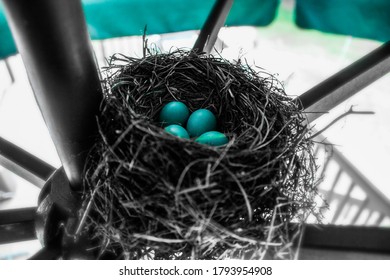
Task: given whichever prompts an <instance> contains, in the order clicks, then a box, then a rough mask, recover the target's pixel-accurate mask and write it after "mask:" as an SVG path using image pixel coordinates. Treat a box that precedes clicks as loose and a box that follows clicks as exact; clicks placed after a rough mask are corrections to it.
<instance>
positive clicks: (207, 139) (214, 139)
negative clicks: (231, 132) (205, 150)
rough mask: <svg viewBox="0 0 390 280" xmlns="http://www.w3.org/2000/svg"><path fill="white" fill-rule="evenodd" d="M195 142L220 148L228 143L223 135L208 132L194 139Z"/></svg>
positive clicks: (216, 132)
mask: <svg viewBox="0 0 390 280" xmlns="http://www.w3.org/2000/svg"><path fill="white" fill-rule="evenodd" d="M195 142H198V143H200V144H206V145H210V146H222V145H225V144H227V143H228V142H229V139H228V138H227V137H226V135H225V134H223V133H221V132H218V131H209V132H206V133H203V134H202V135H201V136H199V137H198V138H196V140H195Z"/></svg>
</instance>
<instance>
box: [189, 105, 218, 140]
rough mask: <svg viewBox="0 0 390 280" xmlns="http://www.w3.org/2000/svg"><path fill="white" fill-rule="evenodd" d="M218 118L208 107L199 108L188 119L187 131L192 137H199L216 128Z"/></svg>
mask: <svg viewBox="0 0 390 280" xmlns="http://www.w3.org/2000/svg"><path fill="white" fill-rule="evenodd" d="M216 127H217V119H216V118H215V116H214V114H213V113H211V112H210V111H209V110H207V109H199V110H196V111H195V112H193V113H192V114H191V115H190V117H189V118H188V121H187V131H188V134H189V135H190V136H191V137H197V136H200V135H202V134H203V133H205V132H208V131H212V130H215V128H216Z"/></svg>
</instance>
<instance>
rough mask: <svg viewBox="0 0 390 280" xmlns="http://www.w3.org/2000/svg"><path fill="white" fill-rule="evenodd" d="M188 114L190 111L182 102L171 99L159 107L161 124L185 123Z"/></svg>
mask: <svg viewBox="0 0 390 280" xmlns="http://www.w3.org/2000/svg"><path fill="white" fill-rule="evenodd" d="M189 115H190V111H189V110H188V108H187V106H186V105H185V104H184V103H183V102H180V101H172V102H169V103H168V104H166V105H165V106H164V107H163V108H162V109H161V112H160V122H161V123H162V124H163V126H167V125H171V124H179V125H185V123H186V121H187V119H188V116H189Z"/></svg>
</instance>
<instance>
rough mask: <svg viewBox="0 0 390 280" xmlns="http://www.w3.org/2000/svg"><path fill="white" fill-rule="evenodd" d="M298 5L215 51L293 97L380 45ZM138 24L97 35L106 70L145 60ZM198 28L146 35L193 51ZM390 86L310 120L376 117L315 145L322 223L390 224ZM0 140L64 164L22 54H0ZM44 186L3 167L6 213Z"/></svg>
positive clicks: (237, 32)
mask: <svg viewBox="0 0 390 280" xmlns="http://www.w3.org/2000/svg"><path fill="white" fill-rule="evenodd" d="M84 2H85V3H86V4H88V2H93V1H84ZM95 2H96V1H95ZM97 2H99V1H97ZM298 2H304V1H298ZM309 2H313V1H309ZM319 2H320V1H319ZM330 2H334V1H330ZM339 2H340V1H339ZM347 2H348V1H347ZM296 4H297V3H296V1H293V0H283V1H281V2H280V6H279V7H278V9H277V11H276V12H275V18H274V19H273V21H272V22H271V23H270V24H268V25H267V26H263V27H258V26H256V27H249V26H240V27H229V26H227V27H224V28H223V29H222V30H221V31H220V33H219V36H218V40H217V43H216V45H215V48H216V50H217V51H218V52H219V53H220V54H221V55H222V56H223V57H224V58H227V59H229V60H237V59H238V58H241V59H246V60H247V62H248V64H250V65H256V66H258V67H261V68H264V69H265V70H266V71H267V72H270V73H271V74H274V75H276V76H277V77H278V79H279V80H280V81H281V82H282V83H283V85H284V87H285V90H286V93H287V94H288V95H291V96H298V95H300V94H302V93H303V92H305V91H306V90H308V89H310V88H311V87H313V86H315V85H316V84H318V83H319V82H321V81H323V80H324V79H326V78H327V77H329V76H330V75H332V74H334V73H336V72H337V71H338V70H340V69H342V68H344V67H345V66H347V65H349V64H351V63H352V62H354V61H356V60H357V59H359V58H361V57H362V56H364V55H365V54H367V53H369V52H370V51H372V50H374V49H375V48H377V47H379V46H380V45H382V43H383V42H382V41H380V40H375V38H370V39H367V38H358V37H355V36H351V35H342V34H335V33H334V32H332V33H329V32H327V33H325V32H322V31H318V30H317V31H316V30H312V29H302V28H300V27H298V26H297V25H296V24H295V21H296V16H297V13H296V11H295V5H296ZM298 4H299V3H298ZM312 5H315V4H312ZM316 7H317V6H316ZM387 7H388V6H387ZM0 12H1V10H0ZM389 12H390V11H389V10H388V11H387V14H389ZM87 19H88V14H87ZM302 24H303V25H304V24H305V23H301V25H302ZM316 29H320V30H321V28H320V27H316ZM137 30H139V32H138V36H124V37H120V38H115V39H110V38H107V39H100V40H94V41H93V48H94V50H95V53H96V57H97V60H98V63H99V65H100V67H104V66H105V65H106V63H107V62H106V59H107V58H109V56H110V55H112V54H114V53H122V54H125V55H127V56H135V57H141V56H142V36H141V35H142V32H143V27H140V28H138V29H137ZM387 30H389V29H387ZM324 31H327V30H324ZM90 32H91V31H90ZM198 33H199V32H198V31H196V30H194V31H182V32H169V33H165V34H159V35H153V34H152V35H150V36H148V41H149V44H150V45H154V46H155V47H156V48H159V49H160V50H161V51H162V52H165V51H169V50H170V49H171V48H189V49H190V48H191V47H192V46H193V44H194V42H195V40H196V38H197V36H198ZM338 33H339V32H338ZM388 34H390V33H388ZM0 35H1V29H0ZM361 37H368V36H361ZM2 40H3V39H2V38H1V37H0V45H1V44H3V43H5V41H2ZM389 87H390V75H389V74H387V75H386V76H384V77H383V78H381V79H379V80H378V81H376V82H375V83H373V84H371V85H370V86H368V87H367V88H365V89H364V90H362V91H360V92H359V93H358V94H356V95H354V96H353V97H352V98H349V99H348V100H347V101H345V102H343V103H342V104H340V105H339V106H337V107H336V108H334V109H333V110H331V111H330V112H329V113H327V114H325V115H323V116H322V117H320V118H319V119H317V120H316V121H315V122H314V123H312V125H313V126H314V128H315V129H316V130H321V128H323V127H325V126H326V125H327V124H329V123H330V122H331V121H332V120H334V119H335V118H336V117H338V116H339V115H341V114H342V113H345V112H346V111H348V110H349V109H350V107H351V106H353V109H354V110H355V111H372V112H374V113H375V114H373V115H348V116H347V117H345V118H343V119H342V120H340V121H338V122H337V123H336V124H334V125H333V126H331V127H330V128H329V129H327V130H326V131H324V132H323V133H322V136H321V137H322V138H321V139H326V141H327V142H328V143H331V144H333V148H332V147H331V146H324V145H318V146H317V147H316V151H317V160H318V165H319V166H320V169H319V178H322V180H321V183H320V186H319V188H320V192H321V193H322V194H323V196H324V198H325V199H326V200H327V201H328V203H329V209H328V210H325V211H324V220H323V223H333V224H340V225H349V224H356V225H371V226H372V225H375V226H379V227H389V226H390V218H389V217H390V204H389V201H390V200H389V199H390V185H389V180H388V177H387V176H388V174H389V173H388V172H389V171H390V170H389V168H390V164H389V160H388V158H389V157H390V141H389V139H390V125H389V120H390V95H389ZM0 137H3V138H4V139H6V140H8V141H10V142H12V143H14V144H16V145H18V146H20V147H21V148H23V149H25V150H27V151H29V152H30V153H32V154H34V155H36V156H37V157H39V158H41V159H42V160H44V161H46V162H48V163H49V164H51V165H52V166H54V167H56V168H57V167H59V166H60V161H59V158H58V156H57V153H56V150H55V147H54V145H53V143H52V141H51V138H50V136H49V133H48V131H47V129H46V126H45V123H44V121H43V119H42V116H41V113H40V111H39V108H38V106H37V104H36V102H35V99H34V96H33V93H32V91H31V88H30V85H29V82H28V79H27V76H26V72H25V69H24V66H23V62H22V60H21V58H20V56H19V55H17V54H15V55H11V56H7V57H6V58H4V59H2V60H0ZM39 191H40V189H39V188H37V187H35V186H33V185H32V184H30V183H29V182H27V181H25V180H23V179H22V178H20V177H18V176H16V175H15V174H13V173H12V172H10V171H8V170H6V169H5V168H3V167H1V166H0V209H12V208H21V207H29V206H36V205H37V197H38V194H39ZM318 203H319V204H322V203H323V202H322V201H318ZM39 248H40V244H39V242H38V241H27V242H21V243H13V244H5V245H0V259H17V258H21V259H25V258H27V257H28V256H30V255H31V254H32V253H34V252H35V251H37V250H38V249H39Z"/></svg>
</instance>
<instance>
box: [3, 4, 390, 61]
mask: <svg viewBox="0 0 390 280" xmlns="http://www.w3.org/2000/svg"><path fill="white" fill-rule="evenodd" d="M53 1H55V0H53ZM82 3H83V7H84V12H85V16H86V19H87V25H88V30H89V33H90V35H91V38H92V39H107V38H115V37H122V36H131V35H142V34H143V30H144V28H145V26H147V29H148V34H161V33H169V32H177V31H184V30H197V29H200V28H201V27H202V25H203V23H204V22H205V19H206V18H207V15H208V14H209V12H210V10H211V8H212V6H213V4H214V3H215V0H197V1H190V0H82ZM278 5H279V0H235V1H234V4H233V7H232V9H231V11H230V14H229V16H228V19H227V21H226V25H227V26H240V25H252V26H266V25H268V24H270V23H271V22H272V20H273V19H274V18H275V14H276V11H277V7H278ZM295 16H296V17H295V18H296V24H297V25H298V26H300V27H302V28H310V29H317V30H320V31H323V32H330V33H336V34H344V35H352V36H355V37H362V38H369V39H374V40H379V41H388V40H390V0H296V10H295ZM16 52H17V50H16V47H15V44H14V42H13V39H12V35H11V32H10V30H9V27H8V25H7V21H6V18H5V16H4V11H3V8H2V6H1V1H0V59H1V58H4V57H7V56H9V55H12V54H15V53H16Z"/></svg>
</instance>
